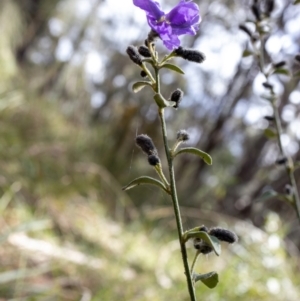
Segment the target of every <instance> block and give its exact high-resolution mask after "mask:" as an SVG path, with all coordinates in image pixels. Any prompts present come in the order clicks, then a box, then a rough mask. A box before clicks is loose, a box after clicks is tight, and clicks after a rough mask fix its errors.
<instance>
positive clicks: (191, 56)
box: [174, 46, 205, 64]
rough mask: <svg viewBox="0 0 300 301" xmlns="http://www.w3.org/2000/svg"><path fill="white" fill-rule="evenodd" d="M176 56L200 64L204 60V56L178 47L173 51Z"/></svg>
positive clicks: (198, 52)
mask: <svg viewBox="0 0 300 301" xmlns="http://www.w3.org/2000/svg"><path fill="white" fill-rule="evenodd" d="M174 52H175V54H176V55H177V56H180V57H182V58H183V59H185V60H188V61H190V62H195V63H199V64H200V63H202V62H203V61H204V60H205V54H204V53H202V52H200V51H198V50H194V49H187V48H183V47H181V46H180V47H178V48H177V49H175V50H174Z"/></svg>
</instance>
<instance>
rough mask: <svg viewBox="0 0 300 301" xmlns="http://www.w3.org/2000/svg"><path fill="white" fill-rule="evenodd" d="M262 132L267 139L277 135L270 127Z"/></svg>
mask: <svg viewBox="0 0 300 301" xmlns="http://www.w3.org/2000/svg"><path fill="white" fill-rule="evenodd" d="M264 134H265V136H266V137H267V138H269V139H274V138H276V137H277V134H276V132H275V131H273V130H272V129H265V131H264Z"/></svg>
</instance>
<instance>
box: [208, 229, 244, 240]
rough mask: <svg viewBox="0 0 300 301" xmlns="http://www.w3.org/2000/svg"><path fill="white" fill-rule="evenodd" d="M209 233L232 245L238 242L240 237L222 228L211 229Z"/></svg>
mask: <svg viewBox="0 0 300 301" xmlns="http://www.w3.org/2000/svg"><path fill="white" fill-rule="evenodd" d="M208 233H209V235H212V236H215V237H216V238H217V239H218V240H221V241H226V242H228V243H230V244H233V243H235V242H237V241H238V237H237V235H236V234H235V233H234V232H232V231H229V230H226V229H223V228H220V227H215V228H211V229H210V230H209V232H208Z"/></svg>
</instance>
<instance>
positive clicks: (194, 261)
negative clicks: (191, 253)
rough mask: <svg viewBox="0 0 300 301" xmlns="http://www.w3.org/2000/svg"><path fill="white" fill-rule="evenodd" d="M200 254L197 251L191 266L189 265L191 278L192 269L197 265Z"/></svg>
mask: <svg viewBox="0 0 300 301" xmlns="http://www.w3.org/2000/svg"><path fill="white" fill-rule="evenodd" d="M200 254H201V253H200V252H199V251H197V252H196V254H195V257H194V260H193V262H192V265H191V275H192V276H193V273H194V269H195V266H196V263H197V260H198V258H199V255H200Z"/></svg>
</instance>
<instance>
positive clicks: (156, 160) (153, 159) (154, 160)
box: [148, 155, 160, 166]
mask: <svg viewBox="0 0 300 301" xmlns="http://www.w3.org/2000/svg"><path fill="white" fill-rule="evenodd" d="M148 162H149V164H150V165H152V166H155V165H157V164H159V163H160V160H159V158H158V156H156V155H150V156H148Z"/></svg>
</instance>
